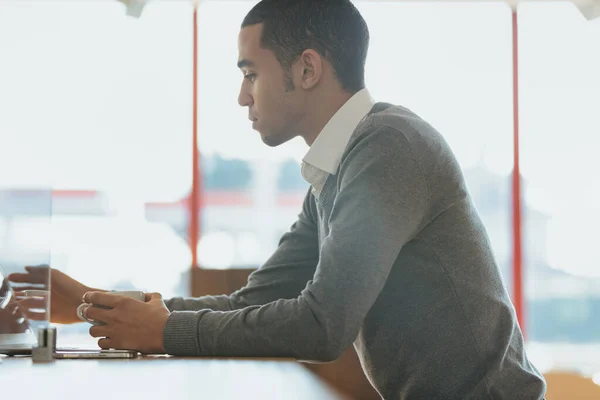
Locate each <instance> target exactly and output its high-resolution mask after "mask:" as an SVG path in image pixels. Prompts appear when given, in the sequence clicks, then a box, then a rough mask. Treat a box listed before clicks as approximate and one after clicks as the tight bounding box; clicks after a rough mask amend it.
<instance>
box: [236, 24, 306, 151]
mask: <svg viewBox="0 0 600 400" xmlns="http://www.w3.org/2000/svg"><path fill="white" fill-rule="evenodd" d="M261 32H262V24H257V25H251V26H247V27H245V28H242V30H241V31H240V34H239V38H238V50H239V57H238V67H239V68H240V70H241V71H242V73H243V75H244V78H243V81H242V87H241V90H240V94H239V97H238V102H239V104H240V105H241V106H242V107H248V118H249V119H250V120H251V121H252V128H253V129H255V130H257V131H258V132H259V133H260V135H261V138H262V140H263V142H264V143H265V144H267V145H269V146H278V145H280V144H282V143H284V142H287V141H288V140H290V139H292V138H294V137H295V136H297V135H298V134H299V133H300V132H298V124H299V122H300V120H301V119H302V116H303V112H302V107H301V106H302V101H301V100H302V98H301V93H299V90H298V89H294V88H293V84H292V82H291V81H290V79H292V78H291V77H288V76H286V71H285V70H284V69H283V68H282V66H281V65H280V64H279V61H277V58H276V57H275V54H274V53H273V52H272V51H271V50H267V49H263V48H262V47H261V46H260V38H261Z"/></svg>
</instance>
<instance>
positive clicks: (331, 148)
mask: <svg viewBox="0 0 600 400" xmlns="http://www.w3.org/2000/svg"><path fill="white" fill-rule="evenodd" d="M374 104H375V102H374V101H373V98H372V97H371V94H370V93H369V91H368V90H367V89H362V90H360V91H359V92H357V93H355V94H354V96H352V97H351V98H350V99H349V100H348V101H347V102H346V103H345V104H344V105H343V106H342V107H341V108H340V109H339V110H338V111H337V112H336V113H335V114H334V115H333V117H331V119H330V120H329V122H327V124H326V125H325V127H324V128H323V130H322V131H321V132H320V133H319V135H318V136H317V138H316V139H315V141H314V142H313V144H312V145H311V146H310V149H309V150H308V153H306V155H305V156H304V159H303V161H304V163H306V164H310V165H311V166H313V167H315V168H318V169H319V170H321V171H324V172H326V173H328V174H331V175H335V173H336V171H337V168H338V166H339V164H340V160H341V159H342V154H344V150H346V145H348V141H349V140H350V136H352V133H354V130H355V129H356V127H357V126H358V124H360V122H361V121H362V120H363V118H364V117H365V116H366V115H367V114H368V113H369V111H371V109H372V108H373V105H374ZM305 179H306V177H305ZM308 183H311V184H312V182H310V181H309V182H308Z"/></svg>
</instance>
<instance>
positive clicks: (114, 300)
mask: <svg viewBox="0 0 600 400" xmlns="http://www.w3.org/2000/svg"><path fill="white" fill-rule="evenodd" d="M82 300H83V302H84V303H89V304H93V305H96V306H104V307H110V308H115V307H117V306H118V305H119V304H121V303H123V301H126V300H131V299H130V298H129V297H125V296H119V295H116V294H108V293H105V292H87V293H85V294H84V295H83V298H82Z"/></svg>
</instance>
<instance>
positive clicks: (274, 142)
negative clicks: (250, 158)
mask: <svg viewBox="0 0 600 400" xmlns="http://www.w3.org/2000/svg"><path fill="white" fill-rule="evenodd" d="M260 137H261V139H262V141H263V143H264V144H266V145H267V146H269V147H277V146H279V145H280V144H283V143H285V142H287V141H288V140H290V139H291V138H287V137H285V136H282V135H267V134H263V133H261V134H260Z"/></svg>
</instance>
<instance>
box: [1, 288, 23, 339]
mask: <svg viewBox="0 0 600 400" xmlns="http://www.w3.org/2000/svg"><path fill="white" fill-rule="evenodd" d="M28 328H29V324H27V320H26V319H25V318H23V313H22V312H21V310H20V309H19V304H17V301H16V299H15V298H14V297H12V294H11V293H10V292H9V290H8V282H6V281H4V282H3V283H2V285H1V286H0V334H7V333H8V334H10V333H25V332H27V329H28Z"/></svg>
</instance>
